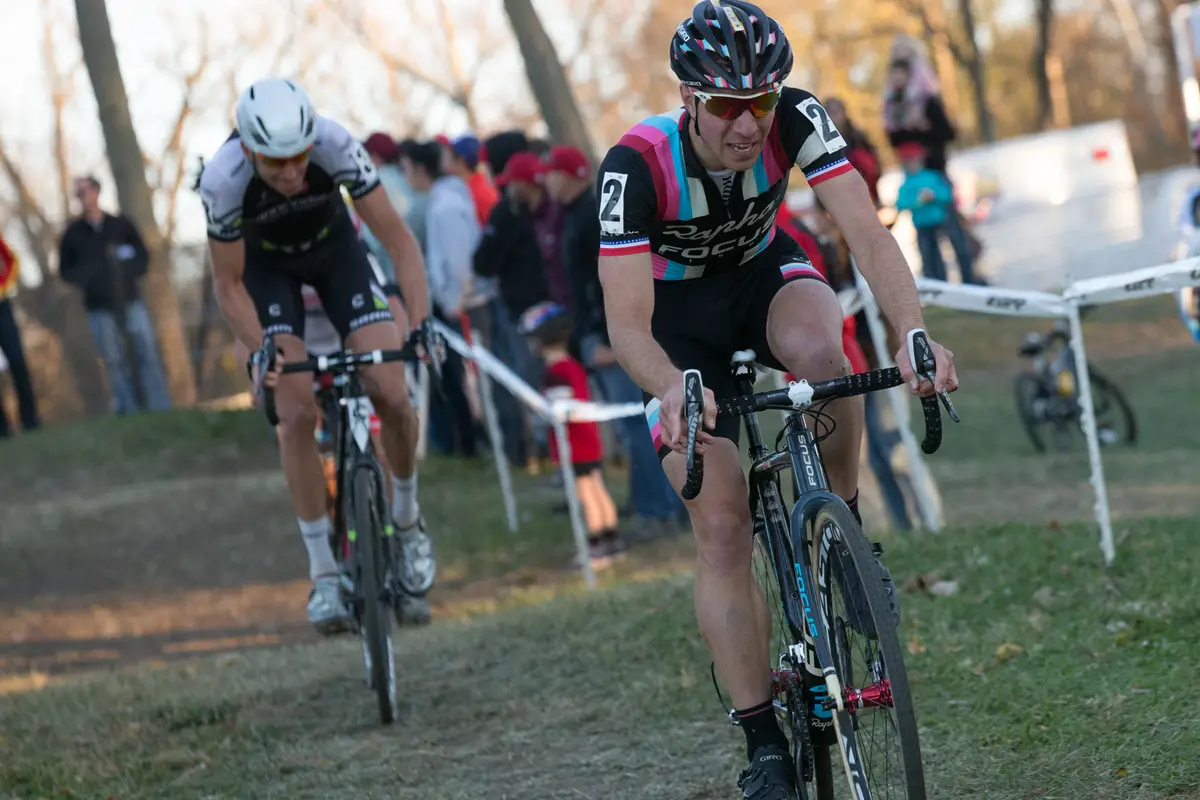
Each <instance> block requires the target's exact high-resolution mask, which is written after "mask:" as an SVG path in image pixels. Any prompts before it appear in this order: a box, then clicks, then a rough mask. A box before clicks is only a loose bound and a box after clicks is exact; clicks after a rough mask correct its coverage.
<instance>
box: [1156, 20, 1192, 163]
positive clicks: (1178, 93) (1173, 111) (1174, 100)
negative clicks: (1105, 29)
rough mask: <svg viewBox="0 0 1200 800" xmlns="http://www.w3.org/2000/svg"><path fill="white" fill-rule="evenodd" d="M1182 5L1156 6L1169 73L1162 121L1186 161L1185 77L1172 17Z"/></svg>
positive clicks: (1160, 36) (1164, 57) (1161, 44)
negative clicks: (1180, 67)
mask: <svg viewBox="0 0 1200 800" xmlns="http://www.w3.org/2000/svg"><path fill="white" fill-rule="evenodd" d="M1179 5H1180V3H1179V0H1158V2H1157V3H1155V17H1156V19H1155V21H1156V22H1157V23H1158V36H1159V40H1160V44H1159V47H1160V50H1159V52H1161V53H1162V58H1163V66H1164V67H1165V68H1166V73H1167V89H1166V91H1167V97H1166V100H1167V115H1166V117H1167V118H1166V119H1164V120H1163V121H1162V123H1163V127H1164V128H1165V129H1166V131H1167V133H1168V134H1170V137H1171V141H1172V143H1173V144H1175V145H1176V149H1177V150H1178V151H1179V154H1180V155H1181V156H1184V157H1186V154H1187V152H1188V148H1189V146H1190V144H1189V142H1188V118H1187V110H1186V109H1185V108H1184V105H1183V76H1182V75H1181V74H1180V72H1179V53H1178V51H1177V49H1176V47H1175V32H1174V30H1173V29H1172V27H1171V15H1172V14H1173V13H1174V12H1175V9H1176V8H1178V7H1179Z"/></svg>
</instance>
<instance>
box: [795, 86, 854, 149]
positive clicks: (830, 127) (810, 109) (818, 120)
mask: <svg viewBox="0 0 1200 800" xmlns="http://www.w3.org/2000/svg"><path fill="white" fill-rule="evenodd" d="M797 108H799V109H800V111H801V112H803V114H804V116H806V117H808V118H809V119H810V120H812V123H813V127H814V128H815V129H816V131H817V133H818V134H819V135H820V137H821V141H822V142H824V143H825V151H826V152H827V153H832V152H833V151H834V150H837V149H838V148H841V147H845V146H846V140H845V139H843V138H842V134H841V132H839V131H838V129H837V126H836V125H834V124H833V120H831V119H830V118H829V112H828V111H826V110H825V106H823V105H821V104H820V103H819V102H818V101H817V100H816V99H815V98H812V97H808V98H805V99H804V101H803V102H802V103H800V105H798V106H797Z"/></svg>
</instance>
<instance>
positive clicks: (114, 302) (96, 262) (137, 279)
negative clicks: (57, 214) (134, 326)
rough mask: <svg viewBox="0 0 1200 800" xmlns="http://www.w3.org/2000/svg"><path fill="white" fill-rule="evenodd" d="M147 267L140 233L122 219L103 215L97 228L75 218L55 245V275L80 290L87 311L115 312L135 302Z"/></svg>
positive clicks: (148, 256)
mask: <svg viewBox="0 0 1200 800" xmlns="http://www.w3.org/2000/svg"><path fill="white" fill-rule="evenodd" d="M149 266H150V254H149V253H147V252H146V245H145V243H144V242H143V241H142V237H141V234H139V233H138V231H137V228H135V227H134V226H133V223H132V222H130V221H129V219H128V218H126V217H124V216H113V215H111V214H105V215H104V218H103V220H101V222H100V226H99V227H98V228H97V227H93V226H92V225H91V223H89V222H88V221H87V220H84V219H82V218H80V219H76V220H74V221H73V222H72V223H71V224H70V225H68V226H67V229H66V231H65V232H63V237H62V241H61V242H60V244H59V260H58V272H59V275H60V276H62V279H63V280H64V281H66V282H67V283H69V284H71V285H73V286H78V287H79V288H80V289H82V290H83V305H84V308H86V309H87V310H88V311H114V312H115V311H117V310H118V308H121V307H123V306H124V304H125V303H129V302H132V301H134V300H137V299H138V298H139V297H140V296H141V291H140V284H141V279H142V278H143V277H144V276H145V275H146V270H147V268H148V267H149Z"/></svg>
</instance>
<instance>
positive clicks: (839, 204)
mask: <svg viewBox="0 0 1200 800" xmlns="http://www.w3.org/2000/svg"><path fill="white" fill-rule="evenodd" d="M813 193H814V194H816V196H817V199H818V200H820V201H821V205H823V206H824V207H825V208H826V209H827V210H828V211H829V215H830V216H831V217H833V221H834V223H835V224H836V225H837V227H838V229H839V230H840V231H841V232H842V235H843V236H844V237H845V238H846V244H847V245H848V246H849V247H850V252H851V253H853V254H854V260H855V262H856V263H857V265H858V268H859V270H860V271H861V272H862V274H863V277H864V278H866V280H867V284H868V285H870V287H871V291H872V292H873V293H874V294H875V298H876V299H877V300H878V301H879V307H880V308H881V309H882V310H883V314H884V316H886V317H887V319H888V322H890V323H891V324H892V326H893V327H894V328H895V329H896V332H897V334H898V335H900V336H904V335H905V334H906V333H907V332H908V331H911V330H913V329H914V328H924V327H925V318H924V315H923V314H922V313H921V301H920V298H919V297H918V296H917V284H916V281H914V280H913V276H912V272H911V271H910V270H909V268H908V262H907V261H905V260H904V254H903V253H902V252H900V245H898V244H896V240H895V239H894V238H892V234H891V233H889V232H888V230H887V228H885V227H883V225H882V224H881V223H880V222H879V216H878V215H877V214H876V212H875V206H874V204H873V203H872V202H871V197H870V195H869V194H868V193H867V185H866V183H864V182H863V179H862V176H861V175H859V174H858V172H857V171H853V170H852V171H850V172H847V173H845V174H843V175H839V176H837V177H836V178H831V179H829V180H826V181H822V182H821V183H819V184H817V185H816V186H815V187H813Z"/></svg>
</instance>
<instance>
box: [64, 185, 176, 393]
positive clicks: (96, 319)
mask: <svg viewBox="0 0 1200 800" xmlns="http://www.w3.org/2000/svg"><path fill="white" fill-rule="evenodd" d="M74 188H75V199H76V200H78V201H79V205H80V216H79V217H78V218H77V219H75V220H74V221H72V222H71V223H70V224H69V225H68V226H67V229H66V231H65V232H64V233H63V236H62V241H61V242H60V244H59V274H60V275H61V276H62V279H63V280H64V281H66V282H67V283H69V284H71V285H73V286H77V287H79V289H80V290H82V292H83V304H84V308H85V309H86V310H87V316H88V323H89V324H90V326H91V329H92V336H93V338H94V339H95V341H96V347H97V349H99V351H100V356H101V358H103V360H104V365H105V370H106V371H107V373H108V383H109V388H110V389H111V391H112V395H113V407H114V410H115V411H116V412H117V413H118V414H130V413H133V412H134V411H137V410H138V409H139V408H140V403H139V401H138V394H137V390H136V389H135V388H134V380H133V374H132V371H131V369H130V362H129V358H128V357H127V354H126V352H125V345H124V342H123V339H124V338H125V336H126V335H128V337H129V343H130V345H131V346H132V349H133V352H134V355H135V356H136V358H137V374H138V378H139V379H140V382H141V389H142V394H143V396H144V399H145V402H146V407H147V408H149V409H151V410H154V411H159V410H163V409H167V408H170V407H171V399H170V396H169V395H168V394H167V384H166V380H165V378H164V376H163V368H162V361H161V359H160V358H159V354H158V342H157V340H156V338H155V334H154V327H153V325H151V323H150V314H149V313H148V312H147V310H146V305H145V303H143V302H142V299H141V280H142V278H143V277H145V275H146V271H147V269H148V268H149V266H150V255H149V253H148V252H147V251H146V245H145V243H144V242H143V241H142V237H141V234H139V233H138V230H137V228H136V227H135V226H134V224H133V222H132V221H130V220H129V218H128V217H126V216H124V215H123V214H117V215H113V214H108V213H106V212H105V211H103V210H101V208H100V181H98V180H96V178H95V177H92V176H88V177H85V178H78V179H76V180H75V187H74Z"/></svg>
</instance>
